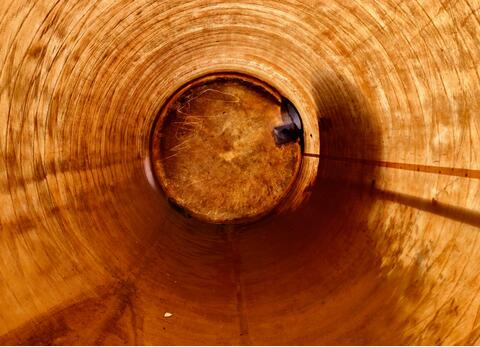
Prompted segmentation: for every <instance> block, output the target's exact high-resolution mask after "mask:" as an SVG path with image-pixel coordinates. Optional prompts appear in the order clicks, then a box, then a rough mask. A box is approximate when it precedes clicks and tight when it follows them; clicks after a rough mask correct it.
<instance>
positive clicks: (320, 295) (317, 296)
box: [0, 0, 480, 344]
mask: <svg viewBox="0 0 480 347" xmlns="http://www.w3.org/2000/svg"><path fill="white" fill-rule="evenodd" d="M479 8H480V2H479V1H477V0H475V1H472V0H471V1H468V0H458V1H446V2H441V1H417V0H400V1H398V0H397V1H390V0H386V1H369V0H365V1H360V0H352V1H320V0H318V1H314V0H312V1H296V0H282V1H273V0H272V1H270V0H262V1H260V0H245V1H211V0H208V1H207V0H194V1H184V0H182V1H177V0H169V1H149V0H137V1H126V0H119V1H113V0H102V1H93V0H79V1H54V0H36V1H27V0H5V1H2V2H0V38H1V42H2V44H1V46H0V131H1V136H0V154H1V156H0V206H1V207H0V231H1V232H0V279H1V280H0V308H1V310H0V323H1V324H0V335H1V336H2V337H1V338H0V340H1V341H2V342H4V343H13V344H16V343H29V344H35V343H43V344H232V343H233V344H266V343H268V344H285V343H295V344H306V343H315V344H348V343H354V344H363V343H365V344H371V343H373V344H383V343H394V344H404V343H415V344H452V343H453V344H478V343H480V340H479V339H480V296H479V295H478V292H479V287H480V270H479V269H478V264H479V263H480V248H479V247H480V242H479V240H478V238H479V232H480V229H479V227H480V212H479V211H480V189H479V188H480V187H479V180H478V179H479V178H480V171H479V170H480V141H479V140H480V117H478V110H479V109H480V98H479V97H478V96H479V93H480V75H479V74H480V69H479V64H478V62H479V61H480V46H479V45H478V40H479V37H480V14H479V12H478V10H479ZM219 71H235V72H239V73H245V74H249V75H252V76H254V77H257V78H259V79H261V80H263V81H265V82H267V83H268V84H270V85H272V86H273V87H275V88H276V89H278V90H279V91H280V92H281V93H282V94H283V95H285V96H286V97H288V98H289V99H290V100H291V101H292V102H293V103H294V104H295V105H296V106H297V108H298V110H299V112H300V114H301V115H302V119H303V122H304V127H305V129H308V131H306V132H305V133H304V137H305V152H306V155H305V156H304V157H303V164H302V171H301V175H300V177H299V180H300V182H302V184H303V185H304V186H308V188H307V189H306V190H301V191H296V192H293V193H292V194H293V195H292V197H291V209H295V208H296V211H295V212H291V211H290V212H288V213H283V214H281V215H278V216H271V218H267V219H265V220H263V221H260V222H258V223H254V224H252V225H250V226H214V225H208V224H201V223H198V222H196V221H195V220H192V219H190V220H188V219H185V218H184V217H182V216H181V215H179V214H177V213H175V212H174V211H172V209H171V208H170V207H169V206H168V204H167V203H166V202H165V201H164V199H163V198H162V196H161V194H159V192H158V191H157V190H156V189H155V185H154V184H152V183H153V182H154V180H153V179H152V176H151V170H150V163H149V162H148V158H149V140H150V139H149V135H150V131H151V127H152V125H153V123H154V120H155V117H156V115H157V113H158V111H159V110H160V109H161V107H162V105H163V104H164V102H165V101H166V99H167V98H168V96H169V95H171V94H172V93H173V92H174V91H175V90H177V89H178V88H179V87H180V86H182V85H184V84H185V83H187V82H188V81H191V80H193V79H194V78H197V77H198V76H201V75H205V74H207V73H213V72H219ZM319 153H320V155H319ZM318 157H320V159H319V158H318ZM317 170H318V175H317ZM315 176H317V177H316V180H315V182H313V179H314V178H315ZM306 200H307V201H306ZM300 205H301V206H300ZM165 312H168V313H171V314H172V315H171V316H170V315H166V316H165V317H164V314H165Z"/></svg>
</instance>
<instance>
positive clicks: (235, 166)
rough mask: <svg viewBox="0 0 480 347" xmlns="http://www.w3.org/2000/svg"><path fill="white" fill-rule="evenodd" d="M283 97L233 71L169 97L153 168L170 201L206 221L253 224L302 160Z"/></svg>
mask: <svg viewBox="0 0 480 347" xmlns="http://www.w3.org/2000/svg"><path fill="white" fill-rule="evenodd" d="M282 100H283V98H282V96H281V95H280V94H279V93H278V92H277V91H276V90H275V89H274V88H272V87H270V86H269V85H267V84H266V83H264V82H262V81H259V80H258V79H256V78H253V77H250V76H245V75H240V74H235V73H223V74H214V75H208V76H204V77H201V78H199V79H197V80H194V81H192V82H190V83H188V84H187V85H185V86H184V87H182V88H180V89H179V90H178V91H177V92H176V93H174V95H173V96H172V97H171V98H170V100H169V101H168V102H167V103H166V105H165V106H164V107H163V108H162V110H161V111H160V114H159V117H158V119H157V122H156V124H155V126H154V130H153V133H152V163H153V169H154V172H155V174H156V177H157V180H158V182H159V184H160V186H161V188H162V190H163V191H164V192H165V194H166V196H167V198H168V199H169V200H170V201H171V202H172V204H173V205H174V206H175V207H177V209H180V210H182V211H184V212H185V213H186V214H188V215H192V216H194V217H196V218H198V219H201V220H204V221H207V222H211V223H244V222H248V221H252V220H256V219H258V218H260V217H262V216H265V215H267V214H268V213H269V212H271V211H272V210H273V209H274V208H275V207H276V206H278V205H279V204H280V202H281V201H282V199H283V198H284V197H285V196H286V194H287V193H288V191H289V190H290V189H291V187H292V185H293V183H294V182H295V179H296V177H297V174H298V171H299V168H300V164H301V158H302V156H301V141H300V138H292V141H288V140H285V136H287V137H288V129H289V124H290V125H291V124H292V122H291V120H288V119H286V115H285V111H284V109H285V107H283V108H282V105H283V106H284V104H282V102H283V101H282ZM282 111H283V112H282ZM289 122H290V123H289ZM285 129H287V134H285V131H284V130H285ZM279 130H280V131H281V134H282V136H283V137H282V141H280V143H279V141H278V137H275V136H276V135H275V134H278V133H279ZM276 140H277V141H276Z"/></svg>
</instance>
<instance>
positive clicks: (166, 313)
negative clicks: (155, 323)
mask: <svg viewBox="0 0 480 347" xmlns="http://www.w3.org/2000/svg"><path fill="white" fill-rule="evenodd" d="M171 316H173V313H170V312H165V313H164V314H163V317H164V318H170V317H171Z"/></svg>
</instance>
